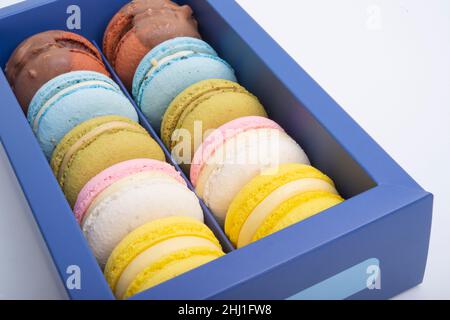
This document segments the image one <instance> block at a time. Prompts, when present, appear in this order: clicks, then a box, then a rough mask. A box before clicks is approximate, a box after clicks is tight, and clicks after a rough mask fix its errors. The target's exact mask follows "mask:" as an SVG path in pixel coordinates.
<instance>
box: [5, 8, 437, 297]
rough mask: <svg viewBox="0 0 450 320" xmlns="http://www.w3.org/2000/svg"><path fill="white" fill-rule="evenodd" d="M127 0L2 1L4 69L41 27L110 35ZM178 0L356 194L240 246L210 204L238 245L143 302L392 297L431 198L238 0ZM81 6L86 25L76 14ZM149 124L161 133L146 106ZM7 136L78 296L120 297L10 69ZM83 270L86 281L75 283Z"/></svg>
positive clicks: (344, 189) (407, 277)
mask: <svg viewBox="0 0 450 320" xmlns="http://www.w3.org/2000/svg"><path fill="white" fill-rule="evenodd" d="M126 2H127V0H116V1H111V0H96V1H87V0H28V1H26V2H24V3H19V4H17V5H14V6H11V7H7V8H5V9H2V10H0V66H1V67H2V70H3V69H4V66H5V64H6V61H7V59H8V58H9V56H10V54H11V53H12V51H13V50H14V48H15V47H16V46H17V45H18V44H19V43H20V42H21V41H22V40H24V39H25V38H27V37H29V36H31V35H33V34H35V33H38V32H41V31H46V30H49V29H68V28H69V29H71V30H70V31H73V32H77V33H80V34H82V35H83V36H85V37H87V38H88V39H91V40H93V41H95V42H96V43H97V44H99V43H101V39H102V36H103V32H104V30H105V28H106V25H107V23H108V22H109V20H110V19H111V17H112V16H113V15H114V13H115V12H117V11H118V10H119V9H120V7H121V6H122V5H124V4H125V3H126ZM178 2H179V3H182V4H189V5H190V6H191V7H192V8H193V9H194V12H195V14H196V18H197V20H198V21H199V23H200V28H201V33H202V35H203V37H204V38H205V40H206V41H208V42H209V43H210V44H211V45H212V46H213V47H214V48H215V49H216V50H217V51H218V52H219V54H220V55H221V56H222V57H223V58H224V59H226V60H227V61H228V62H229V63H230V64H231V65H232V66H233V67H234V68H235V70H236V71H237V76H238V79H239V81H240V82H241V83H242V84H243V85H244V86H245V87H247V88H248V89H249V90H250V91H252V92H253V93H254V94H256V95H257V96H258V97H259V98H260V100H261V101H262V102H263V104H264V105H265V106H266V108H267V109H268V112H269V114H270V116H271V118H272V119H274V120H275V121H277V122H278V123H280V124H281V126H283V127H284V128H285V129H286V131H287V132H288V133H289V134H290V135H292V136H293V137H294V138H295V139H296V140H297V141H298V142H299V143H300V144H301V145H302V146H303V147H304V149H305V151H306V152H307V154H308V155H309V157H310V158H311V160H312V163H313V164H314V166H316V167H318V168H319V169H321V170H322V171H324V172H326V173H327V174H328V175H330V176H331V177H332V178H333V179H334V180H335V182H336V184H337V187H338V190H339V191H340V192H341V193H342V195H343V196H344V197H345V198H346V199H348V200H347V201H345V202H344V203H343V204H341V205H339V206H336V207H334V208H331V209H329V210H327V211H325V212H323V213H321V214H319V215H317V216H314V217H312V218H310V219H308V220H306V221H303V222H301V223H298V224H296V225H294V226H292V227H289V228H287V229H285V230H283V231H281V232H279V233H276V234H274V235H272V236H270V237H267V238H265V239H263V240H261V241H258V242H256V243H254V244H252V245H249V246H247V247H245V248H243V249H239V250H235V249H234V248H233V247H232V245H231V243H230V242H229V241H228V240H227V239H226V236H225V235H224V233H223V231H222V230H221V229H220V228H219V226H218V224H217V222H216V221H215V220H214V218H213V216H212V214H211V212H210V211H209V210H208V208H206V207H205V206H204V211H205V218H206V221H207V223H208V225H209V226H210V227H211V228H212V229H213V231H214V232H215V234H216V235H217V236H218V237H219V239H220V240H221V242H222V245H223V246H224V248H225V250H226V251H227V252H228V254H227V255H226V256H224V257H223V258H221V259H218V260H216V261H213V262H211V263H209V264H207V265H204V266H202V267H200V268H197V269H195V270H193V271H191V272H188V273H186V274H184V275H182V276H179V277H177V278H175V279H173V280H171V281H168V282H165V283H163V284H161V285H159V286H157V287H155V288H153V289H150V290H148V291H146V292H144V293H141V294H140V295H138V296H136V297H134V299H189V300H192V299H314V298H319V299H385V298H390V297H393V296H395V295H396V294H398V293H400V292H402V291H404V290H406V289H409V288H411V287H413V286H416V285H418V284H419V283H421V282H422V279H423V275H424V270H425V266H426V260H427V253H428V244H429V236H430V229H431V218H432V203H433V196H432V195H431V194H430V193H427V192H426V191H424V190H423V189H422V188H421V187H420V186H419V185H418V184H417V183H416V182H415V181H414V180H413V179H412V178H411V177H410V176H408V174H407V173H405V172H404V171H403V170H402V168H400V167H399V166H398V165H397V164H396V163H395V162H394V161H393V160H392V159H391V158H390V157H389V155H387V154H386V153H385V152H384V151H383V150H382V149H381V148H380V147H379V146H378V145H377V144H376V143H375V142H374V141H373V140H372V139H371V138H370V137H369V136H368V135H367V134H366V133H365V132H364V131H363V130H362V129H361V128H360V127H359V126H358V125H357V124H356V123H355V122H354V121H353V120H352V119H351V118H350V117H349V116H348V115H347V114H346V113H345V112H344V111H343V110H342V109H341V107H340V106H339V105H338V104H337V103H336V102H335V101H333V99H332V98H331V97H330V96H329V95H328V94H327V93H326V92H325V91H324V90H323V89H322V88H321V87H320V86H319V85H318V84H317V83H316V82H315V81H314V80H313V79H312V78H311V77H310V76H309V75H308V74H307V73H306V72H305V71H304V70H303V69H302V68H301V67H300V66H298V65H297V64H296V63H295V62H294V61H293V60H292V59H291V58H290V57H289V56H288V55H287V54H286V53H285V52H284V51H283V50H282V49H281V48H280V47H279V46H278V45H277V44H276V43H275V42H274V41H273V40H272V39H271V38H270V37H269V36H268V35H267V34H266V33H265V32H264V31H263V30H262V29H261V28H260V27H259V26H258V25H257V24H256V23H255V22H254V21H253V20H252V19H251V18H250V17H249V16H248V15H247V14H246V13H245V11H244V10H243V9H242V8H241V7H240V6H239V5H238V4H237V3H236V2H235V1H234V0H185V1H181V0H180V1H178ZM78 11H79V13H80V14H81V24H80V25H79V26H77V23H73V21H70V19H71V15H72V14H74V13H77V12H78ZM78 27H81V29H77V28H78ZM72 29H73V30H72ZM111 71H112V70H111ZM113 75H114V76H115V74H114V73H113ZM115 79H116V80H117V81H119V79H117V77H116V76H115ZM141 123H142V125H144V127H146V128H147V129H148V130H149V132H150V133H151V134H152V135H153V136H154V137H155V138H156V139H157V140H158V141H159V142H160V140H159V139H158V138H157V136H156V135H155V132H154V130H153V129H152V128H151V127H150V126H149V124H148V122H147V121H146V120H145V119H144V117H142V115H141ZM0 139H1V142H2V144H3V146H4V148H5V150H6V153H7V155H8V157H9V160H10V161H11V164H12V166H13V168H14V170H15V173H16V175H17V178H18V180H19V182H20V184H21V187H22V189H23V191H24V193H25V196H26V199H27V201H28V203H29V205H30V207H31V209H32V211H33V213H34V216H35V219H36V221H37V223H38V225H39V227H40V229H41V231H42V234H43V236H44V238H45V241H46V243H47V246H48V248H49V251H50V253H51V255H52V258H53V261H54V263H55V265H56V267H57V270H58V272H59V274H60V277H61V279H62V281H63V282H64V283H65V284H66V288H67V292H68V295H69V296H70V297H71V298H73V299H114V297H113V294H112V292H111V290H110V289H109V287H108V284H107V283H106V281H105V279H104V277H103V275H102V271H101V270H100V268H99V266H98V264H97V263H96V260H95V258H94V256H93V254H92V253H91V251H90V249H89V247H88V245H87V242H86V240H85V239H84V236H83V234H82V232H81V230H80V228H79V226H78V224H77V222H76V220H75V218H74V217H73V214H72V212H71V209H70V207H69V205H68V203H67V201H66V200H65V198H64V195H63V194H62V191H61V190H60V188H59V186H58V183H57V181H56V179H55V178H54V177H53V174H52V172H51V169H50V167H49V164H48V163H47V161H46V159H45V157H44V155H43V153H42V152H41V150H40V148H39V145H38V143H37V141H36V139H35V138H34V136H33V133H32V130H31V129H30V127H29V125H28V123H27V121H26V118H25V116H24V115H23V112H22V110H21V108H20V106H19V104H18V102H17V101H16V98H15V97H14V94H13V92H12V90H11V88H10V86H9V85H8V82H7V80H6V78H5V75H4V73H3V71H0ZM166 152H167V150H166ZM167 156H168V160H169V161H172V159H171V158H170V154H169V153H168V152H167ZM76 272H78V273H79V275H81V278H80V279H81V282H80V283H78V284H76V283H75V284H74V283H72V282H71V281H72V280H73V277H72V276H73V274H74V273H76Z"/></svg>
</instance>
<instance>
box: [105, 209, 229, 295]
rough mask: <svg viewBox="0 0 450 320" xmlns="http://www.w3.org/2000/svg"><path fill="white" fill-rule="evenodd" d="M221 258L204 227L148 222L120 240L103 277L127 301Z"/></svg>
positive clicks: (186, 221)
mask: <svg viewBox="0 0 450 320" xmlns="http://www.w3.org/2000/svg"><path fill="white" fill-rule="evenodd" d="M223 255H224V253H223V251H222V248H221V246H220V244H219V241H218V240H217V239H216V238H215V236H214V234H213V233H212V232H211V230H209V229H208V227H206V225H204V224H203V223H201V222H199V221H197V220H194V219H192V218H188V217H169V218H165V219H160V220H156V221H152V222H149V223H147V224H145V225H143V226H141V227H140V228H138V229H136V230H135V231H133V232H132V233H130V234H129V235H128V236H127V237H126V238H125V239H123V241H122V242H120V244H119V245H118V246H117V247H116V248H115V249H114V251H113V253H112V254H111V256H110V257H109V259H108V263H107V264H106V268H105V277H106V280H107V281H108V283H109V285H110V287H111V288H112V291H113V292H114V294H115V295H116V297H117V298H118V299H127V298H129V297H131V296H133V295H136V294H137V293H140V292H142V291H145V290H147V289H150V288H152V287H154V286H156V285H158V284H161V283H162V282H165V281H167V280H170V279H172V278H175V277H177V276H179V275H181V274H183V273H186V272H188V271H190V270H192V269H194V268H197V267H199V266H201V265H204V264H206V263H209V262H211V261H213V260H215V259H217V258H220V257H222V256H223ZM205 280H206V279H205Z"/></svg>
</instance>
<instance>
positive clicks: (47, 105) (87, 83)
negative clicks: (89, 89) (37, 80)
mask: <svg viewBox="0 0 450 320" xmlns="http://www.w3.org/2000/svg"><path fill="white" fill-rule="evenodd" d="M92 85H101V86H103V87H108V88H112V89H114V90H115V87H114V86H113V85H111V84H109V83H107V82H104V81H95V80H92V81H85V82H80V83H77V84H74V85H72V86H70V87H67V88H65V89H63V90H61V91H59V92H58V93H57V94H55V95H54V96H53V97H51V98H50V99H48V100H47V102H46V103H45V104H44V105H43V106H42V107H41V109H40V110H39V112H38V113H37V115H36V117H35V118H34V122H33V130H34V132H35V133H36V132H37V130H38V127H39V122H40V120H41V118H42V115H43V114H44V113H45V111H47V110H48V109H49V108H50V106H51V105H52V104H53V103H54V102H55V101H57V100H58V99H59V98H60V97H61V96H64V95H65V94H66V93H69V92H71V91H73V90H75V89H79V88H82V87H86V86H92Z"/></svg>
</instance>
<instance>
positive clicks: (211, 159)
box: [190, 117, 310, 224]
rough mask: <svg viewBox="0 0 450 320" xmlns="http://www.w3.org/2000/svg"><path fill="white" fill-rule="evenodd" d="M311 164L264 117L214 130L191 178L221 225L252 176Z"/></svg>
mask: <svg viewBox="0 0 450 320" xmlns="http://www.w3.org/2000/svg"><path fill="white" fill-rule="evenodd" d="M284 163H301V164H310V162H309V159H308V157H307V155H306V154H305V152H304V151H303V149H302V148H301V147H300V146H299V145H298V144H297V142H295V141H294V140H293V139H292V138H291V137H290V136H289V135H288V134H287V133H286V132H285V131H284V130H283V129H282V128H281V127H280V126H279V125H278V124H277V123H275V122H274V121H272V120H270V119H267V118H264V117H244V118H240V119H236V120H233V121H231V122H228V123H227V124H225V125H223V126H221V127H219V128H218V129H216V130H215V131H213V132H212V133H211V134H210V135H209V136H208V137H207V138H206V139H205V141H204V142H203V144H202V145H201V146H200V148H199V149H198V150H197V152H196V153H195V156H194V160H193V161H192V165H191V174H190V177H191V181H192V183H193V185H194V186H195V188H196V191H197V194H198V195H199V196H200V197H201V198H202V199H203V200H204V201H205V203H206V204H207V205H208V206H209V208H210V209H211V211H212V212H213V213H214V215H215V216H216V218H217V220H218V221H219V222H220V223H221V224H223V223H224V222H225V217H226V214H227V211H228V208H229V206H230V204H231V202H232V201H233V199H234V198H235V196H236V195H237V194H238V192H239V191H240V190H241V189H242V188H243V187H244V186H245V185H246V184H247V183H248V182H249V181H251V180H252V179H253V178H254V177H255V176H257V175H258V174H260V173H261V172H263V171H266V170H267V169H271V170H276V169H277V168H278V166H279V165H280V164H284Z"/></svg>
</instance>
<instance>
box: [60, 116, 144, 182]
mask: <svg viewBox="0 0 450 320" xmlns="http://www.w3.org/2000/svg"><path fill="white" fill-rule="evenodd" d="M134 128H135V125H134V124H131V123H127V122H121V121H111V122H108V123H104V124H102V125H99V126H98V127H96V128H94V129H93V130H90V131H89V132H87V133H86V134H84V135H83V136H82V137H81V138H79V139H78V140H77V141H76V142H75V143H74V144H73V145H72V146H70V148H69V149H68V150H67V152H66V153H65V154H64V157H63V160H62V162H61V165H60V167H59V170H58V180H59V181H60V182H61V183H62V186H63V185H64V182H63V181H62V178H63V175H64V172H65V171H66V169H67V167H68V165H69V163H70V160H71V159H72V157H73V156H74V155H75V154H76V153H77V152H78V150H79V149H80V148H82V147H83V146H84V145H85V144H86V143H87V142H89V141H91V140H92V139H93V138H95V137H96V136H98V135H100V134H102V133H104V132H107V131H110V130H120V129H134Z"/></svg>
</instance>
